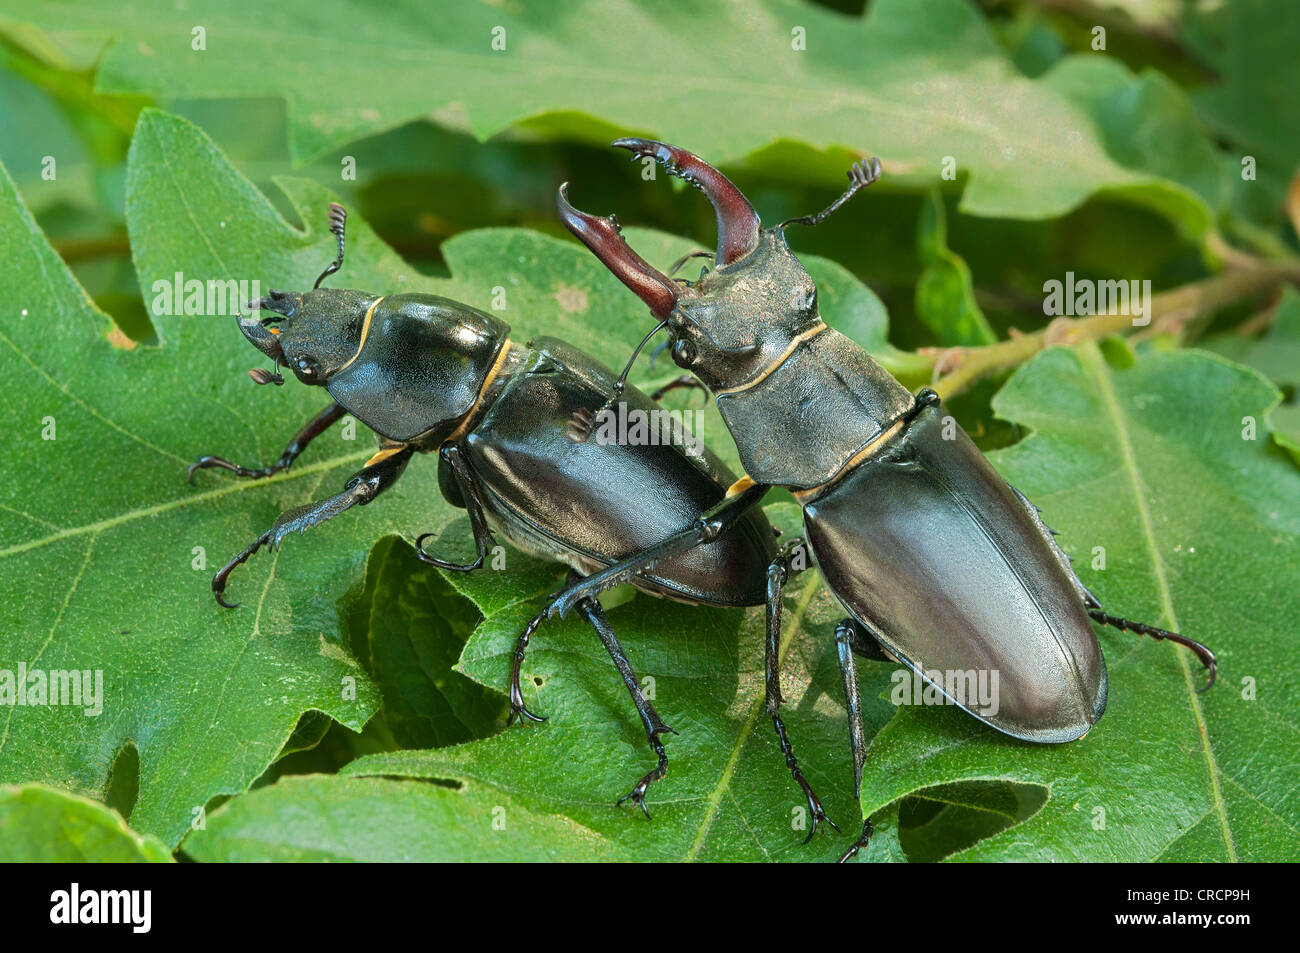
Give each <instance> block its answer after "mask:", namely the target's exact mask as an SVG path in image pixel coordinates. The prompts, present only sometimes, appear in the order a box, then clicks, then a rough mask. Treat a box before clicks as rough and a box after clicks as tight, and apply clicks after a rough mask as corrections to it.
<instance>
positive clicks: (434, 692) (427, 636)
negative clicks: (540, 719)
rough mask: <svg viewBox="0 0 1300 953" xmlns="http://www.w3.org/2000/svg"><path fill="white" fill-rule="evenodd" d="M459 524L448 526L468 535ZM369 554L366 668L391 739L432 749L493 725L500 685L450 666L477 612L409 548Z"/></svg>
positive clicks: (500, 712)
mask: <svg viewBox="0 0 1300 953" xmlns="http://www.w3.org/2000/svg"><path fill="white" fill-rule="evenodd" d="M465 523H466V525H464V526H461V525H460V524H459V522H458V523H455V524H453V526H455V527H456V529H457V530H459V531H460V532H459V533H458V534H457V536H458V537H459V540H463V539H465V538H467V537H469V536H470V532H469V528H468V521H465ZM459 540H457V541H459ZM380 552H381V551H380V550H378V549H377V550H376V554H379V553H380ZM373 558H376V559H377V560H378V567H377V571H378V575H377V578H376V581H375V591H374V601H373V602H372V604H371V609H370V625H369V628H368V643H369V647H370V658H369V662H370V666H369V668H370V673H371V675H372V676H373V677H374V679H375V681H376V682H377V683H378V685H379V688H380V691H381V692H382V693H383V696H384V708H383V713H384V717H385V719H386V720H387V723H388V726H389V728H390V729H391V730H392V732H393V737H394V739H395V740H396V741H397V742H398V744H400V745H401V746H402V747H404V748H433V747H442V746H444V745H449V744H458V743H460V742H464V741H469V740H471V739H474V738H482V737H486V736H487V735H490V734H493V733H494V732H495V731H497V730H499V729H500V727H501V726H502V724H503V723H504V718H505V712H506V705H505V701H504V699H503V698H502V696H501V692H500V690H499V689H500V686H493V688H492V689H488V688H486V687H484V686H482V685H477V684H475V683H474V682H472V681H470V679H468V678H466V677H465V676H464V675H461V674H459V673H457V672H454V671H453V670H452V668H453V666H454V665H455V664H456V661H457V659H459V658H460V653H461V650H462V649H463V648H464V647H465V641H466V639H468V638H469V634H470V632H471V631H472V630H473V629H474V625H475V623H476V622H477V621H478V617H477V613H474V612H473V610H472V607H470V611H469V612H466V611H464V609H463V608H461V607H459V606H456V605H454V603H455V602H456V601H459V602H464V600H457V599H456V596H455V593H454V591H453V590H452V588H451V586H449V585H448V584H447V582H446V581H445V580H444V579H443V578H442V575H441V574H440V573H439V572H438V571H437V570H435V569H433V568H431V567H428V566H423V565H421V564H420V563H419V562H418V561H417V560H416V559H415V554H414V551H413V550H412V549H411V548H410V547H409V546H406V545H402V544H400V543H399V544H396V545H393V546H389V547H387V548H385V549H383V550H382V555H376V556H375V557H373ZM444 558H447V557H445V556H444ZM457 608H461V611H455V610H456V609H457ZM449 610H450V611H449ZM493 689H495V690H493Z"/></svg>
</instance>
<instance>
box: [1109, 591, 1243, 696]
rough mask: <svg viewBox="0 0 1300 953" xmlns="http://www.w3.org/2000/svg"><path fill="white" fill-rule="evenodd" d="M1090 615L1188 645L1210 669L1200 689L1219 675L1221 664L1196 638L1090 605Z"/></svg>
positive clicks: (1202, 689)
mask: <svg viewBox="0 0 1300 953" xmlns="http://www.w3.org/2000/svg"><path fill="white" fill-rule="evenodd" d="M1088 615H1090V616H1092V618H1094V619H1096V620H1097V621H1098V622H1100V623H1101V624H1102V625H1109V626H1111V627H1113V628H1116V629H1119V630H1120V631H1121V632H1136V633H1138V634H1139V635H1149V636H1150V637H1151V638H1153V639H1156V640H1157V641H1161V642H1164V641H1169V642H1175V643H1177V644H1178V645H1182V646H1186V647H1187V648H1189V649H1191V650H1192V652H1193V653H1195V655H1196V657H1197V658H1198V659H1200V661H1201V664H1202V665H1203V666H1205V667H1206V668H1207V669H1209V670H1210V679H1209V681H1207V682H1206V683H1205V685H1204V686H1203V687H1202V688H1200V689H1198V691H1202V692H1204V691H1208V690H1209V688H1210V686H1211V685H1213V684H1214V680H1215V679H1216V678H1218V677H1219V664H1218V661H1217V660H1216V659H1215V657H1214V653H1213V652H1211V651H1210V649H1209V648H1208V647H1207V646H1205V645H1202V644H1201V643H1200V642H1197V641H1196V640H1195V639H1189V638H1188V637H1187V636H1185V635H1179V634H1178V633H1177V632H1170V631H1168V630H1167V629H1158V628H1156V627H1155V626H1154V625H1147V624H1146V623H1145V622H1134V621H1132V620H1131V619H1121V618H1120V617H1119V616H1115V615H1109V614H1108V613H1106V612H1103V611H1102V610H1101V609H1099V608H1095V607H1089V608H1088Z"/></svg>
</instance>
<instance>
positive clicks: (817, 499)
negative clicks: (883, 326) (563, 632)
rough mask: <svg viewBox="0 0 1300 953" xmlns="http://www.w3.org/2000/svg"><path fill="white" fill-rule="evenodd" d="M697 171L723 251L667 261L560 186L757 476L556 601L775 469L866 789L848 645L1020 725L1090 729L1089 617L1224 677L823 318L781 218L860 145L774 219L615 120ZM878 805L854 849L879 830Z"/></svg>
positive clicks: (1098, 708) (659, 157) (688, 168)
mask: <svg viewBox="0 0 1300 953" xmlns="http://www.w3.org/2000/svg"><path fill="white" fill-rule="evenodd" d="M613 145H614V146H616V147H620V148H624V149H628V150H630V151H631V152H632V153H633V155H634V158H645V157H652V158H653V159H654V160H655V161H657V162H658V163H659V164H660V165H662V166H663V167H664V168H665V169H666V170H667V171H668V172H669V173H671V174H672V175H675V176H678V177H680V178H682V179H684V180H685V181H687V182H689V183H690V184H691V185H693V186H695V187H696V188H698V189H699V190H700V191H701V192H703V193H704V195H705V197H706V198H708V200H709V202H710V203H711V204H712V205H713V208H714V211H715V213H716V217H717V233H718V234H717V250H716V253H715V254H714V256H713V257H714V259H715V260H714V266H715V267H714V268H713V269H712V270H709V269H708V268H707V267H706V268H705V270H704V272H703V273H702V274H701V276H700V278H699V280H698V281H696V282H694V283H682V282H677V281H672V280H670V279H669V278H668V277H666V276H665V275H664V274H662V273H661V272H659V271H658V270H656V269H655V268H653V267H652V266H651V265H649V264H648V263H647V262H646V261H645V260H644V259H642V258H641V257H640V256H639V255H637V254H636V252H634V251H633V250H632V249H631V248H630V247H629V246H628V244H627V243H626V241H624V239H623V238H622V236H621V235H620V233H619V228H618V224H617V222H616V221H615V220H614V219H613V218H600V217H597V216H594V215H589V214H587V213H584V212H580V211H578V210H577V209H576V208H574V207H573V206H572V205H571V204H570V203H569V200H568V191H567V189H568V186H567V183H566V184H565V185H562V186H561V187H560V190H559V195H558V198H557V204H558V208H559V213H560V217H561V218H562V219H563V221H564V224H565V225H566V226H568V228H569V229H570V231H572V232H573V233H574V234H575V235H576V236H577V237H578V238H579V239H580V240H581V241H582V242H583V243H584V244H585V245H586V246H587V247H588V248H589V249H590V250H591V251H592V252H593V253H594V254H595V255H596V257H597V258H599V259H600V260H601V262H603V263H604V264H605V266H606V267H607V268H609V270H610V271H611V272H613V273H614V274H615V275H616V276H617V277H618V278H619V279H620V280H621V281H622V282H623V283H624V284H625V285H627V287H628V288H629V289H631V290H632V291H633V292H634V293H635V294H636V295H637V296H638V297H639V298H641V300H642V301H644V302H645V303H646V304H647V305H648V306H649V308H650V311H651V313H652V314H653V315H654V317H655V318H656V319H658V321H659V324H658V325H657V326H656V328H655V331H659V330H662V329H664V328H667V329H668V330H669V333H670V335H671V341H670V344H671V351H672V356H673V359H674V361H676V363H677V364H678V365H679V366H681V367H683V368H686V369H687V370H689V371H691V372H692V373H694V374H695V375H696V376H697V377H698V378H699V379H700V380H701V381H702V382H703V383H704V384H706V385H707V386H708V388H709V389H710V390H711V391H712V392H713V394H714V398H715V402H716V404H717V406H718V409H719V410H720V411H721V412H722V416H723V418H724V420H725V421H726V424H727V427H728V429H729V430H730V432H731V435H732V437H733V439H734V440H735V442H736V445H737V447H738V449H739V451H740V457H741V461H742V463H743V465H744V467H745V471H746V474H747V475H746V477H745V478H744V479H743V480H742V482H741V484H738V485H737V487H735V488H734V492H733V493H732V494H730V495H729V497H728V498H727V499H726V500H725V501H723V503H721V504H719V505H718V506H717V507H714V508H713V509H712V510H711V511H709V512H708V513H706V514H704V515H703V516H702V517H701V518H700V519H699V520H698V521H697V523H696V524H695V525H693V526H691V527H688V528H686V529H684V530H683V531H681V532H679V533H676V534H674V535H673V536H670V537H667V538H666V539H664V540H663V541H661V542H659V543H658V544H656V545H655V546H651V547H648V548H647V549H646V550H645V551H644V552H642V553H640V554H637V555H634V556H630V557H628V558H626V559H624V560H622V561H620V562H618V563H616V564H615V565H613V566H610V567H607V568H605V569H602V570H600V571H598V572H596V573H593V574H591V575H590V576H588V577H587V578H586V579H584V580H582V581H581V582H578V583H576V584H574V585H573V586H571V587H570V588H569V589H568V590H566V591H565V592H563V593H562V594H561V595H560V596H559V597H558V598H557V599H556V600H555V601H554V602H552V603H551V605H550V606H549V608H548V611H549V612H550V613H552V614H558V615H561V616H563V615H565V614H566V613H567V612H568V611H569V610H570V609H571V608H572V607H573V605H574V604H575V602H576V601H577V600H581V599H589V598H592V597H593V596H595V595H596V594H598V593H599V592H601V591H602V590H603V589H604V588H606V587H607V586H608V585H611V584H614V583H616V582H618V581H620V580H622V579H625V578H628V575H629V574H630V573H635V572H637V571H640V570H641V569H643V568H644V567H645V566H652V565H655V564H656V563H657V562H658V561H659V560H661V559H664V558H669V557H672V556H676V555H679V554H681V553H683V552H688V551H690V550H691V548H692V547H694V546H697V545H700V544H702V543H704V542H706V541H707V540H709V539H712V538H715V537H716V536H717V534H718V533H720V532H724V531H725V530H726V528H727V527H728V526H730V525H731V524H732V522H733V521H734V520H736V519H739V518H740V517H741V515H742V514H743V513H745V512H747V511H748V510H749V508H750V507H751V506H754V505H756V504H757V503H758V502H759V500H760V499H761V498H762V497H763V495H764V494H765V493H766V492H767V491H768V490H769V489H770V488H771V487H773V486H781V487H786V488H788V489H789V490H791V491H792V492H793V494H794V496H795V498H796V499H797V500H798V501H799V503H800V504H801V505H802V507H803V517H804V534H805V537H806V539H807V541H808V543H809V548H810V549H811V551H812V555H813V557H814V559H815V561H816V563H817V565H818V566H819V568H820V569H821V571H822V573H823V575H824V576H825V579H826V582H827V584H828V585H829V587H830V589H831V591H832V592H833V593H834V594H835V596H836V597H837V598H838V599H839V601H840V602H841V603H842V604H843V606H844V608H845V610H846V611H847V612H848V614H849V615H848V618H846V619H845V620H844V621H843V622H841V623H840V624H839V626H838V627H837V629H836V633H835V638H836V647H837V654H838V658H839V663H840V669H841V673H842V676H843V681H844V685H845V690H846V693H847V695H848V697H849V699H850V703H849V731H850V739H851V743H852V746H853V771H854V790H855V792H857V793H858V794H860V793H861V786H862V768H863V763H864V761H865V759H866V744H865V741H864V735H863V728H862V713H861V710H860V708H859V705H858V702H857V698H858V693H857V669H856V663H855V661H854V654H855V653H856V654H858V655H862V656H864V657H867V658H873V659H893V660H897V661H899V662H901V663H902V664H904V665H906V666H908V667H909V668H911V669H912V670H913V671H914V672H916V673H917V674H918V675H920V676H921V677H922V678H923V679H925V680H926V681H927V682H930V683H931V684H932V685H934V687H935V688H936V689H938V690H939V691H941V692H942V693H943V694H944V695H945V696H947V697H948V698H950V699H951V700H952V701H953V702H954V703H955V704H958V705H960V706H961V707H963V708H965V709H966V710H967V711H968V712H970V713H971V714H972V715H974V716H975V717H976V718H979V719H980V720H981V721H984V722H985V723H987V724H989V725H992V726H993V727H994V728H996V729H998V730H1000V731H1002V732H1005V733H1006V734H1008V735H1011V736H1013V737H1015V738H1020V739H1024V740H1027V741H1037V742H1066V741H1073V740H1075V739H1077V738H1081V737H1083V735H1085V734H1086V733H1087V732H1088V730H1089V729H1090V728H1091V727H1092V725H1093V724H1095V723H1096V721H1097V719H1098V718H1100V717H1101V714H1102V712H1103V710H1104V709H1105V707H1106V666H1105V661H1104V659H1103V658H1102V654H1101V647H1100V645H1099V644H1098V641H1097V636H1096V633H1095V632H1094V631H1093V628H1092V625H1091V624H1090V622H1089V618H1090V617H1091V618H1092V619H1094V620H1096V621H1097V622H1100V623H1102V624H1105V625H1111V626H1115V627H1117V628H1119V629H1123V630H1130V631H1133V632H1137V633H1140V634H1142V635H1148V636H1152V637H1154V638H1156V639H1168V640H1170V641H1172V642H1176V643H1178V644H1181V645H1184V646H1186V647H1188V648H1189V649H1191V650H1192V651H1193V652H1195V653H1196V655H1197V656H1198V658H1199V659H1200V661H1201V662H1202V664H1203V665H1204V666H1205V667H1206V668H1207V669H1209V673H1210V674H1209V679H1208V682H1207V684H1206V686H1205V688H1208V687H1209V686H1210V684H1213V681H1214V676H1215V658H1214V654H1213V653H1212V652H1211V651H1210V650H1209V649H1208V648H1206V647H1205V646H1204V645H1201V644H1200V643H1198V642H1195V641H1193V640H1191V639H1189V638H1186V637H1184V636H1181V635H1178V634H1177V633H1174V632H1168V631H1165V630H1164V629H1159V628H1156V627H1154V626H1149V625H1145V624H1143V623H1140V622H1132V621H1129V620H1127V619H1123V618H1120V617H1118V616H1113V615H1109V614H1107V613H1106V612H1105V611H1103V610H1102V608H1101V605H1100V603H1099V602H1098V600H1097V598H1096V597H1095V596H1094V595H1093V594H1092V593H1091V592H1089V591H1088V589H1087V588H1086V587H1085V586H1084V585H1083V583H1082V582H1081V581H1080V580H1079V578H1078V576H1077V575H1075V573H1074V570H1073V569H1072V567H1071V565H1070V561H1069V558H1068V557H1067V556H1066V555H1065V553H1064V552H1063V551H1062V550H1061V549H1060V547H1059V546H1058V545H1057V544H1056V541H1055V539H1053V536H1054V534H1053V533H1052V531H1051V530H1049V529H1048V528H1047V526H1046V525H1045V524H1044V522H1043V520H1042V517H1041V516H1040V514H1039V511H1038V510H1037V508H1036V507H1034V505H1033V504H1031V503H1030V502H1029V500H1027V499H1026V498H1025V497H1024V496H1023V495H1022V494H1021V493H1020V492H1019V491H1017V490H1016V489H1015V488H1014V487H1011V486H1010V485H1008V484H1007V483H1006V482H1005V481H1004V480H1003V479H1002V478H1001V477H1000V476H999V475H998V473H997V471H995V470H994V469H993V467H992V466H991V465H990V463H989V462H988V460H987V459H986V458H985V457H984V455H983V454H982V453H980V451H979V450H978V449H977V448H976V446H975V444H974V443H973V442H972V441H971V440H970V438H969V437H967V436H966V434H965V433H964V432H963V431H962V430H961V428H959V427H955V426H952V427H947V428H945V426H944V420H945V416H944V412H943V410H942V408H941V406H940V403H939V398H938V395H937V394H935V392H934V391H933V390H930V389H928V388H926V389H923V390H921V391H920V392H919V393H917V394H916V395H915V396H913V395H912V394H911V393H909V392H908V391H907V389H906V388H904V387H903V385H902V384H900V383H899V382H898V381H896V380H895V379H894V378H893V377H892V376H891V375H890V374H889V373H888V372H887V371H886V370H885V369H884V368H882V367H881V366H880V365H879V364H877V363H876V362H875V361H874V360H872V358H871V357H870V356H869V355H868V354H867V352H866V351H865V350H863V349H862V348H860V347H858V346H857V345H856V344H854V343H853V342H852V341H850V340H849V339H848V338H846V337H844V336H843V335H841V334H839V333H838V332H836V331H834V330H833V329H831V328H829V327H827V325H826V324H825V322H824V321H823V320H822V318H821V316H820V314H819V312H818V308H817V287H816V285H815V284H814V283H813V280H812V278H811V277H810V276H809V274H808V272H807V271H805V270H804V268H803V266H802V265H801V264H800V263H799V260H798V259H797V258H796V257H795V256H794V255H793V254H792V253H791V251H790V249H789V247H788V246H787V244H786V237H785V229H786V228H787V227H788V226H790V225H793V224H802V225H816V224H818V223H819V222H821V221H822V220H823V219H825V218H826V217H827V216H828V215H830V214H831V213H833V212H834V211H835V210H836V209H838V208H839V207H840V206H841V205H843V204H844V203H845V202H846V201H848V199H849V198H850V197H851V196H852V195H853V194H854V193H856V192H857V191H858V190H859V189H861V188H862V187H863V186H866V185H870V184H871V183H872V182H874V181H876V180H877V179H878V178H879V177H880V172H881V170H880V162H879V160H877V159H875V158H872V159H870V160H868V161H865V162H858V163H855V164H854V166H853V168H852V169H851V171H850V172H849V180H850V184H849V188H848V189H847V190H846V191H845V192H844V194H843V195H841V196H840V197H839V198H838V199H836V201H835V202H834V203H832V204H831V205H830V206H829V207H828V208H826V209H825V210H823V211H822V212H819V213H817V214H816V215H809V216H804V217H802V218H797V219H790V220H788V221H784V222H781V223H780V224H779V225H777V226H775V227H773V228H767V229H764V228H763V227H762V225H761V223H760V221H759V217H758V214H757V213H756V212H755V211H754V208H753V206H752V205H750V203H749V201H748V200H747V199H746V198H745V196H744V195H742V194H741V192H740V190H739V189H737V188H736V187H735V186H734V185H733V184H732V183H731V182H730V181H729V180H728V179H727V178H726V177H725V176H724V175H723V174H722V173H721V172H719V171H718V170H717V169H715V168H713V167H712V166H710V165H708V164H707V163H706V162H704V161H703V160H702V159H700V158H698V157H697V156H695V155H692V154H691V153H689V152H687V151H685V150H684V149H680V148H677V147H676V146H671V145H668V144H666V143H662V142H655V141H652V140H647V139H634V138H629V139H619V140H617V141H616V142H614V143H613ZM954 671H955V672H970V671H975V672H996V673H997V674H998V676H999V689H1000V691H999V700H998V704H997V707H996V710H992V709H989V710H980V709H979V708H978V707H977V706H974V705H972V704H971V703H970V700H969V699H965V698H961V697H954V696H955V694H957V693H955V692H954V691H953V690H952V689H953V686H952V685H946V684H938V683H937V682H936V681H935V680H934V679H932V678H931V677H930V674H931V673H934V672H941V673H942V672H954ZM1202 690H1204V689H1202ZM871 832H872V828H871V821H870V818H867V819H865V820H864V822H863V830H862V835H861V836H860V837H859V839H858V840H857V841H856V842H855V844H854V845H853V846H852V847H850V848H849V850H848V851H847V852H846V853H845V855H844V857H843V858H841V859H842V860H847V859H849V858H850V857H852V856H854V855H855V854H856V853H857V852H858V851H859V850H860V849H861V848H862V847H863V846H865V845H866V843H867V841H868V840H869V838H870V836H871Z"/></svg>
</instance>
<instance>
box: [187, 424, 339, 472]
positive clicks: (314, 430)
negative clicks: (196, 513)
mask: <svg viewBox="0 0 1300 953" xmlns="http://www.w3.org/2000/svg"><path fill="white" fill-rule="evenodd" d="M346 415H347V410H345V409H344V407H343V405H342V404H330V405H329V406H328V407H326V408H325V409H324V410H322V411H321V412H320V413H319V414H317V415H316V416H315V417H313V418H312V419H311V420H309V421H307V423H306V424H305V425H304V426H303V428H302V429H301V430H299V431H298V432H297V433H296V434H294V436H293V439H292V440H290V441H289V445H288V446H287V447H285V448H284V452H283V453H282V454H280V459H279V460H277V461H276V462H275V463H271V464H268V465H267V466H264V467H242V466H240V465H239V464H237V463H231V462H230V461H229V460H227V459H225V458H224V457H215V456H212V455H211V454H204V455H203V456H201V457H199V458H198V460H196V461H194V462H193V463H191V464H190V466H189V469H188V470H186V471H185V475H186V476H187V477H188V478H189V481H190V482H191V483H193V482H194V474H195V473H196V472H197V471H199V470H209V469H221V470H229V471H230V472H231V473H233V474H234V475H235V476H237V477H243V478H244V479H248V480H262V479H265V478H266V477H270V476H275V474H277V473H281V472H283V471H285V470H288V469H289V467H291V466H293V462H294V461H295V460H297V459H298V456H299V455H300V454H301V453H302V452H303V451H304V450H306V449H307V445H308V444H309V443H311V442H312V441H313V440H315V439H316V438H317V437H319V436H320V435H321V434H323V433H324V432H325V431H326V430H328V429H329V428H330V427H331V426H332V425H333V424H335V423H337V422H338V421H339V420H341V419H342V418H343V417H344V416H346Z"/></svg>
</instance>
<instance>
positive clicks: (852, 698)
mask: <svg viewBox="0 0 1300 953" xmlns="http://www.w3.org/2000/svg"><path fill="white" fill-rule="evenodd" d="M858 630H859V626H858V623H857V621H856V620H855V619H845V620H844V621H843V622H841V623H840V624H839V625H837V626H836V627H835V653H836V656H837V657H838V659H839V663H840V676H841V677H842V678H843V679H844V707H845V710H846V711H847V712H848V718H849V742H850V744H852V746H853V796H854V797H861V796H862V765H863V764H864V763H865V762H866V760H867V741H866V734H865V732H864V731H863V727H862V698H861V695H860V694H859V692H858V662H857V659H855V658H854V657H853V655H854V652H855V649H856V646H855V645H854V642H855V641H856V639H857V637H858ZM859 654H861V653H859Z"/></svg>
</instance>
